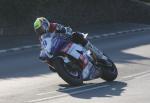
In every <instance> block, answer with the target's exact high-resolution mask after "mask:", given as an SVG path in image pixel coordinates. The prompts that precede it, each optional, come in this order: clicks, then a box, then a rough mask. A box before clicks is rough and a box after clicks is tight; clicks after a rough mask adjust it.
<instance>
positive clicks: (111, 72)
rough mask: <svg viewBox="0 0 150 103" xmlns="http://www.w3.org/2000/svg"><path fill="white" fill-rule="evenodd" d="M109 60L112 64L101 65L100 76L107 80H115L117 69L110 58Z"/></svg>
mask: <svg viewBox="0 0 150 103" xmlns="http://www.w3.org/2000/svg"><path fill="white" fill-rule="evenodd" d="M109 62H111V63H112V66H111V67H107V66H106V67H103V68H102V76H101V78H102V79H104V80H106V81H108V82H110V81H113V80H115V79H116V78H117V76H118V71H117V68H116V66H115V64H114V63H113V62H112V60H110V59H109Z"/></svg>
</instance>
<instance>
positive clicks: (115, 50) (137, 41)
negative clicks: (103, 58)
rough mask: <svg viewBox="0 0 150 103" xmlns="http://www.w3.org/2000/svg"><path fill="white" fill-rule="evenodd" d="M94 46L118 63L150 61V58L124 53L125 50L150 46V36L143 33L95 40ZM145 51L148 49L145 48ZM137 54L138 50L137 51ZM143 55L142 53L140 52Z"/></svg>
mask: <svg viewBox="0 0 150 103" xmlns="http://www.w3.org/2000/svg"><path fill="white" fill-rule="evenodd" d="M94 44H95V45H96V46H97V47H98V48H99V49H102V50H103V51H104V52H105V53H106V54H108V55H109V57H110V58H112V59H113V60H114V61H115V62H117V63H131V64H132V63H133V64H136V63H134V62H132V61H133V60H136V61H140V60H150V56H149V57H146V56H142V55H137V54H133V53H132V54H131V53H127V52H124V50H128V49H133V48H136V47H140V46H145V45H150V35H149V34H147V33H144V34H142V32H137V33H136V34H133V33H131V34H127V35H125V34H124V35H121V36H114V37H113V36H112V37H109V38H104V39H101V41H100V40H94ZM143 49H146V48H144V47H143ZM134 52H136V49H135V51H134ZM137 52H139V53H143V54H144V52H142V51H138V50H137Z"/></svg>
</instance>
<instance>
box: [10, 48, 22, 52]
mask: <svg viewBox="0 0 150 103" xmlns="http://www.w3.org/2000/svg"><path fill="white" fill-rule="evenodd" d="M9 50H13V51H18V50H21V48H11V49H9Z"/></svg>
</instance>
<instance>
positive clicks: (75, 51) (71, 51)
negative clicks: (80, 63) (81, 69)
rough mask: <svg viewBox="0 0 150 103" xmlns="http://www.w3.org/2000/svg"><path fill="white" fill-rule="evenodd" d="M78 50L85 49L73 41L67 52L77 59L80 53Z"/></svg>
mask: <svg viewBox="0 0 150 103" xmlns="http://www.w3.org/2000/svg"><path fill="white" fill-rule="evenodd" d="M78 51H85V49H84V48H83V47H82V46H80V45H78V44H75V43H73V44H72V46H71V47H70V48H69V50H68V51H67V54H69V55H71V56H73V57H74V58H76V59H79V58H80V55H81V54H80V53H79V52H78Z"/></svg>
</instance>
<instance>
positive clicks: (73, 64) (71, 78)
mask: <svg viewBox="0 0 150 103" xmlns="http://www.w3.org/2000/svg"><path fill="white" fill-rule="evenodd" d="M82 34H83V35H84V38H87V35H88V34H84V33H82ZM50 46H51V50H50V51H51V52H50V54H49V59H48V60H47V61H46V63H47V64H48V66H49V69H50V70H51V71H53V72H57V73H58V75H59V76H60V77H61V78H62V79H63V80H64V81H66V82H67V83H68V84H69V85H72V86H79V85H82V84H83V82H84V81H88V80H92V79H96V78H102V79H103V80H106V81H113V80H115V79H116V77H117V75H118V71H117V68H116V66H115V64H114V63H113V61H112V60H111V59H110V58H109V57H108V56H106V55H105V54H104V53H103V52H101V51H99V52H100V53H101V55H102V56H103V57H105V61H106V62H109V65H107V64H106V63H104V62H101V61H98V62H97V61H96V58H95V56H94V54H93V53H92V52H91V50H87V49H85V48H84V47H83V46H81V45H80V44H76V43H74V42H72V41H66V40H65V39H64V37H62V36H56V37H54V38H53V39H51V44H50ZM85 64H86V65H88V66H87V67H86V69H83V68H84V67H85Z"/></svg>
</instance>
